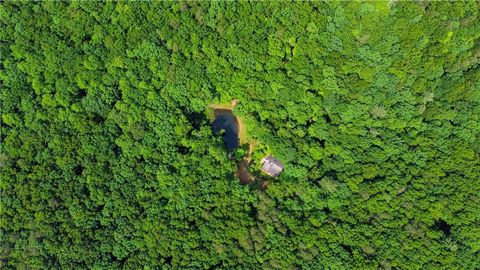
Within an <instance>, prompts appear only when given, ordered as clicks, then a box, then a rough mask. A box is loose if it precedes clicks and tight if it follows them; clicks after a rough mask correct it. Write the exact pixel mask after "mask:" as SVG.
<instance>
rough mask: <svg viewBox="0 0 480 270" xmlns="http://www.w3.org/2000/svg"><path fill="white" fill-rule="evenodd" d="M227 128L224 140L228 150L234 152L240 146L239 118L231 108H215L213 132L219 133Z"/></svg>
mask: <svg viewBox="0 0 480 270" xmlns="http://www.w3.org/2000/svg"><path fill="white" fill-rule="evenodd" d="M221 130H225V133H224V134H223V142H224V143H225V147H226V148H227V151H228V152H232V151H233V150H235V149H236V148H238V146H239V140H238V125H237V119H236V118H235V116H234V115H233V113H232V111H231V110H225V109H217V110H215V121H214V122H213V132H215V133H218V132H220V131H221Z"/></svg>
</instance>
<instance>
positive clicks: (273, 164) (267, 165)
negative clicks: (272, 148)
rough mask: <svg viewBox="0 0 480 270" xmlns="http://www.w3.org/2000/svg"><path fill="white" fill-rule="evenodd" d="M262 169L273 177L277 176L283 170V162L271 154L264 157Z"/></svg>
mask: <svg viewBox="0 0 480 270" xmlns="http://www.w3.org/2000/svg"><path fill="white" fill-rule="evenodd" d="M261 162H262V171H263V172H264V173H266V174H268V175H270V176H272V177H277V176H279V175H280V172H281V171H282V170H283V164H282V163H281V162H280V161H279V160H278V159H276V158H274V157H272V155H269V156H267V157H264V158H262V161H261Z"/></svg>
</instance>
